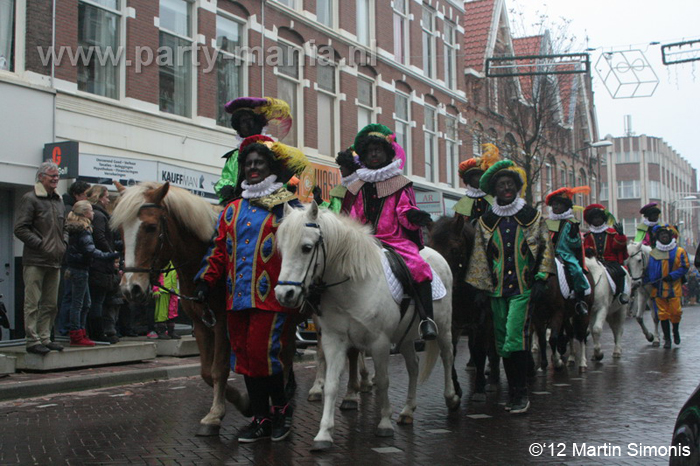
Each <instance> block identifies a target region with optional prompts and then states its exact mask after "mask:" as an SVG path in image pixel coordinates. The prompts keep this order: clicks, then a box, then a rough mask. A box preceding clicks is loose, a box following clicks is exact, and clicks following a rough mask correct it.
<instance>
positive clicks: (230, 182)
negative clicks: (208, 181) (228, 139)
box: [214, 149, 238, 202]
mask: <svg viewBox="0 0 700 466" xmlns="http://www.w3.org/2000/svg"><path fill="white" fill-rule="evenodd" d="M223 158H225V159H226V163H225V164H224V168H223V169H222V170H221V179H219V181H218V182H217V183H216V186H214V191H216V195H217V196H219V202H223V201H224V198H223V196H222V195H221V189H222V188H223V187H224V186H231V187H233V188H235V187H236V186H237V185H238V149H233V150H232V151H230V152H227V153H226V154H224V157H223Z"/></svg>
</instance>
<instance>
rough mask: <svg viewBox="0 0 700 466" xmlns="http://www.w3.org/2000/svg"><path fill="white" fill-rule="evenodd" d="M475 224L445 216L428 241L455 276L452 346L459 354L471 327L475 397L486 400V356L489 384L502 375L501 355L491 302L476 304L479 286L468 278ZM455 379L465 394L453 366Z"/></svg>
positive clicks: (455, 354) (455, 383) (470, 349)
mask: <svg viewBox="0 0 700 466" xmlns="http://www.w3.org/2000/svg"><path fill="white" fill-rule="evenodd" d="M475 234H476V230H475V228H474V227H473V226H472V224H471V223H470V222H468V221H466V220H465V218H464V217H463V216H461V215H456V216H454V217H441V218H439V219H438V220H437V221H435V222H434V223H433V224H432V225H431V227H430V239H429V240H428V242H427V245H428V246H429V247H431V248H433V249H435V250H436V251H437V252H439V253H440V254H441V255H442V257H444V258H445V260H446V261H447V263H448V264H449V266H450V270H451V271H452V277H453V285H452V346H453V351H454V356H455V358H456V357H457V343H458V342H459V338H460V336H461V335H462V332H463V331H465V330H466V331H467V335H468V342H469V354H470V356H471V358H472V360H473V361H474V368H475V369H476V377H475V379H474V392H473V393H472V395H471V397H470V400H471V401H478V402H481V401H486V387H487V379H486V370H485V368H486V357H487V356H488V359H489V366H490V373H489V379H488V384H489V385H493V386H495V385H497V384H498V381H499V375H500V358H499V356H498V353H497V352H496V339H495V336H494V333H493V318H492V316H491V309H490V308H489V305H488V302H486V303H484V305H483V306H477V305H476V304H475V295H476V292H477V290H476V289H475V288H474V287H472V286H470V285H468V284H467V283H466V282H465V276H466V274H467V268H468V266H469V258H470V257H471V255H472V250H473V248H474V235H475ZM452 381H453V383H454V386H455V390H456V392H457V394H458V395H459V396H461V395H462V393H461V392H462V391H461V388H460V386H459V381H458V377H457V371H456V370H455V369H454V367H453V368H452Z"/></svg>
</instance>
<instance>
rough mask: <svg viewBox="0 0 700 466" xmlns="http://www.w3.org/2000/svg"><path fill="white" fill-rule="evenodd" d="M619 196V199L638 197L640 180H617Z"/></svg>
mask: <svg viewBox="0 0 700 466" xmlns="http://www.w3.org/2000/svg"><path fill="white" fill-rule="evenodd" d="M617 198H618V199H638V198H639V180H629V181H618V182H617Z"/></svg>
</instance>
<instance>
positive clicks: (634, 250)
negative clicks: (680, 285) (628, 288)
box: [627, 242, 661, 346]
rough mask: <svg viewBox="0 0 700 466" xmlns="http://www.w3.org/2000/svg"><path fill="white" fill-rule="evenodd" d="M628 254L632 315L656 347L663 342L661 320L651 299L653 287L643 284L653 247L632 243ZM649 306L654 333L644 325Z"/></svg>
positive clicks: (629, 245)
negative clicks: (660, 331) (660, 332)
mask: <svg viewBox="0 0 700 466" xmlns="http://www.w3.org/2000/svg"><path fill="white" fill-rule="evenodd" d="M627 252H628V253H629V258H628V259H627V267H628V268H629V270H630V275H631V276H632V315H633V316H634V318H635V319H637V322H638V323H639V326H640V327H641V328H642V332H643V333H644V336H645V337H646V339H647V341H649V342H650V343H652V345H654V346H659V342H660V341H661V340H660V338H659V319H658V317H657V316H656V313H655V311H654V309H655V307H654V303H653V300H652V297H651V285H645V284H643V283H642V279H643V278H644V273H645V272H646V268H647V266H648V265H649V257H650V254H651V247H649V246H646V245H644V244H642V243H635V242H632V243H630V244H628V245H627ZM647 306H649V309H651V310H652V311H651V313H652V320H653V321H654V333H652V332H650V331H649V330H648V329H647V326H646V325H645V324H644V311H646V309H647Z"/></svg>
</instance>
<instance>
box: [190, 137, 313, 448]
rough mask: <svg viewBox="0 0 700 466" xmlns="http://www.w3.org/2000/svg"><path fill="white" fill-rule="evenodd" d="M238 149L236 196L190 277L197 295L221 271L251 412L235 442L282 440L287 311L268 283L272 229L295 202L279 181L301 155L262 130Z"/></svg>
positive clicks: (286, 409)
mask: <svg viewBox="0 0 700 466" xmlns="http://www.w3.org/2000/svg"><path fill="white" fill-rule="evenodd" d="M240 150H241V152H240V156H239V157H238V159H239V160H238V162H239V186H240V187H241V188H242V189H243V192H242V197H241V198H238V199H236V200H234V201H233V202H231V203H229V204H228V205H227V206H226V208H225V209H224V211H223V212H222V214H221V216H220V217H219V222H218V227H217V234H216V236H215V239H214V242H213V244H212V246H211V247H210V249H209V252H208V253H207V255H206V256H205V257H204V260H203V267H202V269H201V270H200V271H199V273H198V274H197V277H196V278H195V281H197V282H198V283H197V294H198V295H201V298H202V299H203V298H204V297H206V295H207V294H208V292H209V290H210V289H211V288H213V287H214V286H217V285H218V283H219V282H220V281H221V280H222V279H225V283H226V285H225V286H226V306H227V309H228V310H229V312H228V332H229V339H230V342H231V368H232V369H233V370H234V371H235V372H236V373H238V374H243V375H244V378H245V383H246V387H247V389H248V394H249V395H250V402H251V408H252V409H253V415H254V416H255V417H254V418H253V422H252V423H251V424H250V425H249V426H248V427H247V428H246V429H244V430H243V431H242V432H241V433H240V435H239V437H238V440H239V442H254V441H256V440H259V439H262V438H267V437H270V436H271V437H272V440H282V439H283V438H285V437H286V436H287V435H288V434H289V431H290V429H291V421H292V408H291V406H290V405H289V403H288V400H287V398H286V396H285V391H284V377H283V370H284V367H283V366H284V363H283V360H282V358H281V357H280V355H281V354H282V353H283V348H284V347H285V345H286V344H287V341H286V339H287V335H288V332H287V330H286V327H287V326H289V325H293V322H292V318H291V313H293V312H294V311H293V310H292V309H288V308H284V307H282V306H281V305H280V304H279V302H278V301H277V299H276V297H275V293H274V291H273V290H274V288H275V286H276V285H277V277H278V276H279V273H280V267H281V259H280V257H279V255H278V254H276V246H275V233H276V232H277V228H278V227H279V225H280V222H281V221H282V217H283V215H284V213H283V212H284V206H285V204H290V205H292V206H300V203H299V201H298V200H297V199H296V197H295V196H294V194H292V193H290V192H289V191H288V190H287V189H285V188H284V187H283V184H282V183H284V182H286V181H288V180H289V179H290V178H291V177H292V175H293V174H294V173H301V172H302V171H303V170H304V169H305V167H306V166H307V165H308V160H307V159H306V157H305V156H304V155H303V154H302V153H301V151H299V150H298V149H296V148H292V147H289V146H286V145H284V144H282V143H279V142H274V141H273V140H272V139H271V138H269V137H267V136H262V135H257V136H251V137H249V138H246V139H245V140H244V141H243V143H242V144H241V147H240ZM270 399H271V400H272V412H270V405H269V400H270ZM271 414H272V416H271ZM271 417H272V420H271V419H270V418H271Z"/></svg>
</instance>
